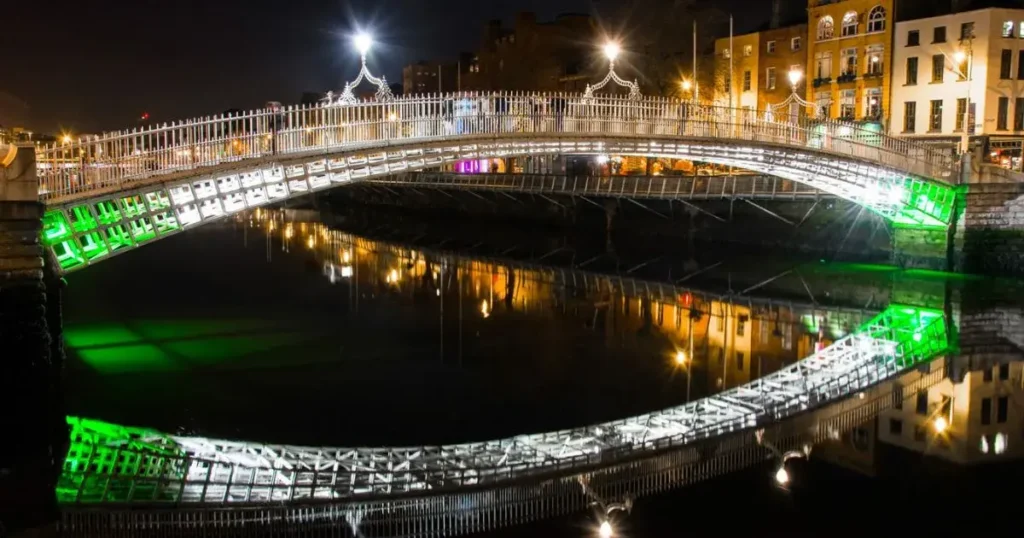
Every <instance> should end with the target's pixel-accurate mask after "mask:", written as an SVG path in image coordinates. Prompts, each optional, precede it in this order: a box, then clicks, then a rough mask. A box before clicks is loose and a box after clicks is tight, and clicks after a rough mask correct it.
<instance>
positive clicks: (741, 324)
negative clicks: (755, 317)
mask: <svg viewBox="0 0 1024 538" xmlns="http://www.w3.org/2000/svg"><path fill="white" fill-rule="evenodd" d="M745 317H746V316H740V318H739V320H737V321H736V336H743V335H745V334H747V321H746V320H745V319H743V318H745Z"/></svg>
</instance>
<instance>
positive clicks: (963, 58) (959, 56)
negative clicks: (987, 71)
mask: <svg viewBox="0 0 1024 538" xmlns="http://www.w3.org/2000/svg"><path fill="white" fill-rule="evenodd" d="M971 42H972V40H971V39H968V40H967V45H966V49H967V50H963V49H961V50H958V51H956V52H954V53H953V61H954V62H956V72H957V74H958V75H960V78H961V79H962V80H966V81H967V99H966V101H965V102H964V116H963V120H962V125H961V126H960V153H961V155H966V154H967V150H968V145H969V144H970V125H968V121H970V117H971V116H970V110H971V69H972V65H971V64H972V63H973V61H972V59H973V56H974V54H973V53H972V51H971ZM965 62H966V63H967V65H964V63H965Z"/></svg>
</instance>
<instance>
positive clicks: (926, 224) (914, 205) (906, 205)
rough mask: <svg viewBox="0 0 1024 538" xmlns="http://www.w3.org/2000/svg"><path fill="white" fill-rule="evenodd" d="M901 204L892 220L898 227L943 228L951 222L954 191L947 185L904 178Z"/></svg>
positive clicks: (954, 197)
mask: <svg viewBox="0 0 1024 538" xmlns="http://www.w3.org/2000/svg"><path fill="white" fill-rule="evenodd" d="M900 202H901V203H902V204H903V205H902V207H901V208H900V212H899V213H898V214H897V215H896V217H895V218H894V219H893V223H894V224H896V225H898V226H908V227H917V228H936V227H941V228H945V227H946V226H948V225H949V223H950V222H952V221H953V206H954V203H955V202H956V189H955V188H953V187H950V186H948V185H941V184H938V183H927V182H924V181H919V180H917V181H915V180H913V179H911V178H906V179H904V181H903V193H902V196H901V199H900Z"/></svg>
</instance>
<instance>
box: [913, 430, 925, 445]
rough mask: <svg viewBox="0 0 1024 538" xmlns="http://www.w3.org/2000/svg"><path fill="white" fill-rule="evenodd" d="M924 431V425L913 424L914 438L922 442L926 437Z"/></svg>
mask: <svg viewBox="0 0 1024 538" xmlns="http://www.w3.org/2000/svg"><path fill="white" fill-rule="evenodd" d="M926 435H927V434H926V433H925V431H924V426H914V440H915V441H917V442H919V443H923V442H924V441H925V440H926V439H927V437H926Z"/></svg>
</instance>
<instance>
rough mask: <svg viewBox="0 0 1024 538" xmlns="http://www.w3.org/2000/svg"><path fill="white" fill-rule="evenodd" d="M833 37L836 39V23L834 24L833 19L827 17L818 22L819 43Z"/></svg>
mask: <svg viewBox="0 0 1024 538" xmlns="http://www.w3.org/2000/svg"><path fill="white" fill-rule="evenodd" d="M833 37H835V23H833V22H832V17H830V16H828V15H825V16H824V17H822V18H821V19H820V20H818V41H822V40H825V39H832V38H833Z"/></svg>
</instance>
